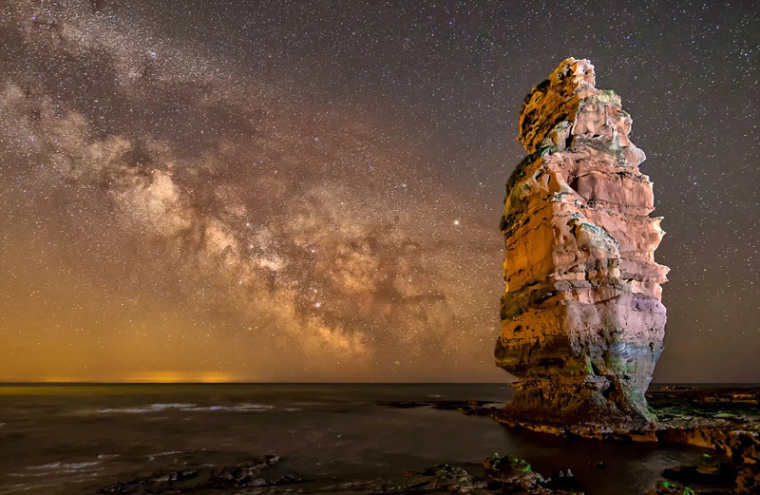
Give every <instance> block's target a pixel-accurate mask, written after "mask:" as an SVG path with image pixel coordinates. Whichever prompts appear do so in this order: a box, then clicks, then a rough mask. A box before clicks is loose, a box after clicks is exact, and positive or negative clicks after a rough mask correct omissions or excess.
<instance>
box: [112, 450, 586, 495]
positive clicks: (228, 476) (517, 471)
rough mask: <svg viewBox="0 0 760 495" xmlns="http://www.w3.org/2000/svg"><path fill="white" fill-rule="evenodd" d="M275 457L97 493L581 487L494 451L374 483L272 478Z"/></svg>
mask: <svg viewBox="0 0 760 495" xmlns="http://www.w3.org/2000/svg"><path fill="white" fill-rule="evenodd" d="M279 460H280V459H279V457H276V456H267V457H264V458H260V459H258V460H256V461H254V462H252V463H250V464H245V465H236V466H227V467H213V468H212V467H207V468H200V469H188V470H183V471H175V472H166V473H156V474H155V475H152V476H146V477H140V478H136V479H134V480H130V481H126V482H120V483H116V484H113V485H111V486H108V487H105V488H101V489H100V490H98V494H100V495H105V494H111V495H144V494H145V495H147V494H196V495H201V494H215V493H217V494H219V493H225V494H227V493H235V494H239V495H254V494H258V495H263V494H273V495H274V494H285V493H304V494H308V493H330V494H345V495H348V494H357V495H358V494H366V495H369V494H396V495H411V494H443V493H468V494H473V495H495V494H521V495H580V494H583V493H585V492H584V490H583V487H582V486H581V485H580V484H579V483H578V482H577V481H576V480H575V478H574V477H573V475H572V472H571V470H570V469H569V468H568V469H567V470H564V471H561V472H559V473H557V474H555V475H553V476H544V475H542V474H540V473H537V472H535V471H533V469H532V468H531V465H530V464H528V462H526V461H525V460H524V459H521V458H519V457H515V456H508V455H501V454H499V453H494V454H493V455H491V456H490V457H489V458H487V459H486V460H485V461H484V462H483V464H482V465H462V466H456V465H449V464H439V465H436V466H433V467H430V468H428V469H426V470H424V471H422V472H407V473H404V474H403V475H396V476H389V477H387V478H378V479H372V480H336V479H309V480H307V479H304V478H302V477H300V476H299V475H298V474H295V473H290V474H284V475H282V474H279V475H277V476H272V475H271V473H269V472H270V471H271V468H272V466H273V465H274V464H276V463H277V462H279Z"/></svg>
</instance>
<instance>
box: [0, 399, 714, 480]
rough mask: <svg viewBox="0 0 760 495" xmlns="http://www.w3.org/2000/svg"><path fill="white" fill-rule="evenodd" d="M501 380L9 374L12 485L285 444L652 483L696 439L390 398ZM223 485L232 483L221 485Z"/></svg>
mask: <svg viewBox="0 0 760 495" xmlns="http://www.w3.org/2000/svg"><path fill="white" fill-rule="evenodd" d="M509 397H510V388H509V386H507V385H499V384H34V385H26V384H24V385H21V384H7V385H0V495H11V494H38V493H39V494H50V495H70V494H71V495H73V494H86V493H96V492H97V490H98V489H99V488H103V487H106V486H109V485H112V484H114V483H117V482H120V481H127V480H131V479H135V478H138V477H140V476H149V475H152V474H155V473H161V472H169V471H177V470H180V469H185V468H188V467H197V466H229V465H235V464H237V463H242V462H246V460H248V459H250V458H252V457H255V456H264V455H276V456H279V457H280V459H281V461H280V463H279V464H280V466H281V467H282V469H286V470H288V471H289V472H297V473H299V474H300V475H301V476H303V477H306V478H310V479H321V478H324V479H338V480H363V479H372V478H378V477H384V476H399V475H401V474H402V473H404V472H407V471H416V470H423V469H425V468H427V467H430V466H433V465H436V464H440V463H449V464H471V463H480V462H482V460H483V459H484V458H486V457H487V456H489V455H490V454H491V453H493V452H501V453H508V454H511V455H517V456H520V457H522V458H524V459H526V460H527V461H528V462H530V463H531V465H532V466H533V467H534V469H535V470H537V471H539V472H542V473H548V474H551V473H553V472H557V471H558V470H560V469H563V470H564V469H567V468H570V469H572V472H573V473H574V475H575V476H576V478H577V479H578V480H579V481H580V482H581V483H582V484H583V485H584V486H585V487H586V489H587V492H588V493H590V494H600V495H605V494H616V495H619V494H627V493H632V494H636V493H644V492H646V490H647V489H648V488H650V487H652V486H653V485H654V483H655V481H656V480H658V479H661V472H662V470H663V469H664V468H667V467H671V466H674V465H678V464H682V463H688V462H693V461H695V460H696V459H697V458H698V457H699V456H700V455H701V453H700V451H698V450H696V449H687V448H683V449H678V448H670V447H668V448H663V447H661V446H660V447H657V446H649V445H641V444H624V443H618V444H613V443H606V442H601V441H594V440H581V439H564V438H555V437H552V436H547V435H541V434H535V433H529V432H525V431H512V430H509V429H507V428H505V427H503V426H501V425H499V424H497V423H496V422H494V421H493V420H491V419H489V418H488V417H483V416H466V415H464V414H462V413H461V412H458V411H456V410H441V409H436V408H433V407H430V406H421V407H389V406H388V402H404V401H419V400H422V401H424V400H444V399H445V400H480V401H489V402H492V403H493V404H492V405H493V407H499V406H500V405H501V404H503V403H504V402H506V401H507V400H509ZM214 493H218V492H214Z"/></svg>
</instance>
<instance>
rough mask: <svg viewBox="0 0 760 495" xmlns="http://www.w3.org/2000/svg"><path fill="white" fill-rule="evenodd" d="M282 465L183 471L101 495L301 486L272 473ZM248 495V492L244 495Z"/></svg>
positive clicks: (269, 460)
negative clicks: (277, 466) (276, 466)
mask: <svg viewBox="0 0 760 495" xmlns="http://www.w3.org/2000/svg"><path fill="white" fill-rule="evenodd" d="M279 462H280V457H279V456H276V455H266V456H263V457H259V458H255V459H253V460H252V461H251V462H249V463H245V464H239V465H235V466H223V467H218V466H203V467H198V468H187V469H183V470H180V471H169V472H160V473H155V474H153V475H151V476H144V477H138V478H135V479H132V480H129V481H125V482H118V483H115V484H113V485H110V486H107V487H104V488H101V489H99V490H98V491H97V493H98V494H99V495H142V494H162V493H166V494H169V493H213V492H219V491H228V490H233V489H234V490H239V489H246V488H262V487H272V486H282V485H292V484H295V483H302V482H304V481H305V480H304V479H303V478H301V476H299V475H298V474H295V473H286V474H281V473H273V472H272V471H273V470H272V469H271V468H272V467H273V466H274V465H276V464H277V463H279ZM241 493H246V492H241Z"/></svg>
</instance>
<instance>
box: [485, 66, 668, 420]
mask: <svg viewBox="0 0 760 495" xmlns="http://www.w3.org/2000/svg"><path fill="white" fill-rule="evenodd" d="M630 131H631V117H630V116H629V115H628V114H627V113H626V112H625V111H623V109H622V107H621V104H620V97H619V96H617V95H616V94H614V93H613V92H612V91H606V90H599V89H596V87H595V76H594V67H593V65H591V63H590V62H589V61H588V60H575V59H573V58H569V59H567V60H565V61H563V62H562V63H561V64H560V65H559V67H557V69H556V70H555V71H554V72H553V73H552V74H551V75H550V76H549V79H547V80H546V81H544V82H542V83H540V84H538V85H537V86H535V87H534V88H533V89H532V90H531V92H530V93H529V94H528V96H527V97H526V99H525V104H524V105H523V108H522V110H521V112H520V136H519V137H518V140H519V141H520V143H522V145H523V146H524V147H525V150H526V151H527V152H528V154H529V155H528V156H527V157H526V158H525V160H523V162H522V163H520V165H519V166H518V167H517V168H516V169H515V171H514V173H513V174H512V176H511V177H510V178H509V180H508V182H507V194H506V200H505V209H504V217H503V220H502V224H501V230H502V232H503V233H504V237H505V246H506V259H505V262H504V277H505V280H506V291H505V293H504V296H503V297H502V304H501V334H500V336H499V338H498V341H497V343H496V350H495V357H496V363H497V365H498V366H500V367H502V368H504V369H505V370H507V371H508V372H510V373H512V374H513V375H515V376H516V377H517V378H518V381H517V382H516V383H515V396H514V399H513V401H512V402H511V403H510V404H509V405H508V406H507V411H506V413H507V414H509V415H511V416H512V417H514V418H515V419H519V420H526V421H536V422H550V423H551V422H556V423H565V424H579V425H582V424H589V425H593V424H600V423H602V424H606V425H608V426H610V427H612V428H613V429H623V430H625V429H641V428H647V427H648V425H650V424H651V422H652V419H653V418H652V417H651V415H650V413H649V412H648V409H647V404H646V399H645V398H644V393H645V392H646V389H647V387H648V386H649V383H650V381H651V379H652V373H653V371H654V367H655V364H656V363H657V360H658V358H659V357H660V353H661V352H662V344H663V337H664V331H665V307H664V306H663V305H662V303H661V302H660V295H661V287H660V284H662V283H664V282H665V281H666V280H667V278H666V274H667V272H668V268H667V267H665V266H662V265H658V264H657V263H656V262H655V261H654V251H655V249H657V246H658V245H659V243H660V240H661V239H662V236H663V231H662V230H661V229H660V220H661V218H658V217H651V216H650V213H651V212H652V211H653V210H654V203H653V195H652V182H651V181H650V180H649V177H647V176H646V175H644V174H642V173H641V172H640V171H639V164H640V163H641V162H642V161H644V159H645V156H644V153H643V152H642V151H641V150H640V149H639V148H637V147H636V146H635V145H634V144H633V143H632V142H631V141H630V139H629V134H630Z"/></svg>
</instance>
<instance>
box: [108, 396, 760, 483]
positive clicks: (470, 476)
mask: <svg viewBox="0 0 760 495" xmlns="http://www.w3.org/2000/svg"><path fill="white" fill-rule="evenodd" d="M647 399H648V402H649V404H650V407H651V412H652V413H653V414H654V415H656V416H657V418H658V421H657V422H656V426H655V428H653V429H652V430H647V431H641V432H631V431H623V432H616V431H614V430H610V429H609V428H599V429H596V430H592V429H589V428H587V429H576V428H572V427H563V426H561V425H558V424H557V425H555V424H547V423H529V422H521V423H514V422H511V421H510V420H508V419H504V417H503V407H502V406H503V404H499V403H494V402H489V401H483V400H446V399H431V398H423V399H419V400H405V401H378V402H377V404H378V405H381V406H384V407H388V408H392V409H410V408H424V407H428V408H433V409H438V410H447V411H455V412H456V411H458V412H459V413H463V414H466V415H471V416H487V417H491V418H493V419H495V420H496V421H498V422H500V423H502V424H504V425H505V426H508V427H512V428H524V429H527V430H531V431H534V432H538V433H544V434H545V433H549V434H554V435H566V436H577V437H584V438H593V439H602V440H605V441H610V442H612V441H614V442H649V443H657V444H662V445H666V444H667V445H681V446H684V447H697V448H700V449H702V450H703V452H702V453H701V455H700V457H699V460H698V462H696V463H694V464H689V465H674V466H672V467H669V468H668V469H665V470H664V471H663V473H662V479H661V480H660V481H658V482H657V483H656V485H655V486H652V487H651V489H650V490H649V491H648V492H647V493H648V495H662V494H668V495H697V494H702V495H708V494H711V495H729V494H744V495H747V494H756V493H760V408H759V407H758V404H760V388H748V387H743V388H712V389H711V388H698V387H690V386H654V387H652V389H651V390H650V391H649V393H648V394H647ZM485 456H487V457H485ZM484 457H485V459H484V460H483V462H482V463H481V464H454V463H452V464H438V465H435V466H431V467H429V468H428V469H425V470H421V471H408V472H400V473H388V475H387V476H383V477H378V478H372V479H347V478H345V477H344V478H337V477H327V476H308V475H304V474H302V473H299V472H296V471H294V470H292V469H290V468H289V467H288V462H287V459H282V458H280V457H279V456H277V455H266V456H261V457H255V458H252V459H251V460H250V461H248V462H244V463H238V464H235V465H233V466H216V465H209V464H206V463H205V460H204V459H207V456H204V455H199V456H198V457H197V458H194V457H192V456H190V457H188V458H187V459H186V462H185V465H184V466H183V468H182V469H178V470H174V471H161V472H156V473H153V474H151V475H147V476H145V475H143V476H136V477H134V478H132V479H129V480H125V481H121V482H118V483H114V484H111V485H109V486H105V487H102V488H100V489H99V490H98V492H97V493H98V494H99V495H139V494H222V493H223V494H228V493H230V494H231V493H234V494H240V495H253V494H286V493H303V494H308V493H330V494H399V495H401V494H436V493H440V494H442V493H470V494H482V495H486V494H507V493H508V494H523V495H568V494H583V493H588V492H587V491H586V489H585V488H584V486H583V484H582V482H581V481H579V480H578V479H576V478H575V476H574V474H573V470H574V468H575V467H574V466H572V465H568V466H566V467H565V468H564V469H561V470H559V471H557V472H554V473H540V472H537V471H536V470H535V469H534V468H533V467H532V466H531V464H530V459H523V458H521V457H518V456H515V455H511V454H509V453H499V452H495V453H490V455H489V454H488V453H484ZM595 468H598V472H599V476H606V475H607V473H606V471H605V470H606V465H605V462H604V460H603V459H602V460H600V461H599V462H598V464H597V465H596V466H595Z"/></svg>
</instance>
